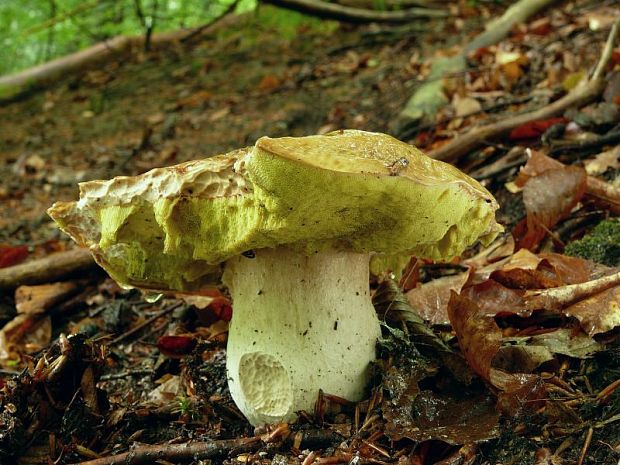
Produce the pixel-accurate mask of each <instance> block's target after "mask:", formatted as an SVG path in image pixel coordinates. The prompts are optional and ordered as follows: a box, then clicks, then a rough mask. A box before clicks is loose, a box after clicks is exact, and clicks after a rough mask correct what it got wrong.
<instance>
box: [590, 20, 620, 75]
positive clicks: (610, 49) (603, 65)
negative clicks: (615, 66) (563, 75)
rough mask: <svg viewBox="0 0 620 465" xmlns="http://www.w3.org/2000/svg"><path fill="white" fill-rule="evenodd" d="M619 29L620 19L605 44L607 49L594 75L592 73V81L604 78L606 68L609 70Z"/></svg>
mask: <svg viewBox="0 0 620 465" xmlns="http://www.w3.org/2000/svg"><path fill="white" fill-rule="evenodd" d="M618 29H620V17H619V18H617V19H616V22H615V23H614V24H613V25H612V26H611V31H610V32H609V36H608V37H607V42H605V48H603V53H601V59H600V60H599V62H598V65H596V68H595V69H594V73H592V79H602V78H603V73H604V72H605V68H607V63H609V60H610V59H611V55H612V52H613V51H614V42H615V41H616V38H617V37H618Z"/></svg>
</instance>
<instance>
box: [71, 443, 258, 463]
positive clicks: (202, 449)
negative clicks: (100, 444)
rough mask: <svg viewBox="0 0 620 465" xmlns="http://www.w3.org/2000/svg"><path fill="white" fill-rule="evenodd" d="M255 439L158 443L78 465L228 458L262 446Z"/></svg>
mask: <svg viewBox="0 0 620 465" xmlns="http://www.w3.org/2000/svg"><path fill="white" fill-rule="evenodd" d="M263 445H264V444H263V442H262V441H261V440H260V438H258V437H254V438H240V439H224V440H219V441H205V442H188V443H183V444H161V445H155V446H139V447H134V448H132V449H131V450H130V451H129V452H125V453H123V454H118V455H113V456H111V457H102V458H98V459H94V460H87V461H86V462H81V463H80V464H79V465H136V464H140V463H154V462H155V461H156V460H168V461H171V460H172V461H177V460H183V461H186V460H203V459H211V458H215V457H222V456H226V455H229V454H230V453H231V452H234V453H237V454H241V453H245V452H252V451H255V450H257V449H259V448H260V447H261V446H263Z"/></svg>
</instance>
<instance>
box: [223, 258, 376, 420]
mask: <svg viewBox="0 0 620 465" xmlns="http://www.w3.org/2000/svg"><path fill="white" fill-rule="evenodd" d="M368 262H369V257H368V254H360V253H353V252H337V251H327V252H321V253H316V254H313V255H310V256H306V255H305V254H303V253H298V252H293V251H291V250H289V249H286V248H282V247H280V248H276V249H262V250H258V251H256V255H255V257H254V258H247V257H244V256H241V257H236V258H233V259H231V260H229V261H228V262H227V264H226V271H225V274H224V281H225V283H226V284H227V286H228V287H229V289H230V291H231V294H232V297H233V302H234V310H233V319H232V322H231V326H230V330H229V336H228V348H227V357H228V358H227V364H226V366H227V370H228V377H229V387H230V392H231V394H232V397H233V399H234V400H235V403H236V404H237V406H238V407H239V409H240V410H241V411H242V412H243V414H244V415H245V416H246V417H247V418H248V420H249V421H250V423H252V424H254V425H258V424H263V423H277V422H281V421H290V420H293V419H294V418H295V414H296V412H297V411H299V410H306V411H308V412H312V411H313V408H314V404H315V402H316V399H317V397H318V394H319V390H323V391H324V392H326V393H329V394H334V395H337V396H340V397H343V398H345V399H348V400H352V401H357V400H360V399H362V397H363V395H364V390H365V387H366V384H367V382H368V377H369V373H370V365H371V362H372V361H373V360H374V359H375V345H376V342H377V338H378V337H379V335H380V327H379V320H378V319H377V315H376V313H375V310H374V308H373V306H372V303H371V301H370V295H369V287H368V277H369V274H368V273H369V271H368Z"/></svg>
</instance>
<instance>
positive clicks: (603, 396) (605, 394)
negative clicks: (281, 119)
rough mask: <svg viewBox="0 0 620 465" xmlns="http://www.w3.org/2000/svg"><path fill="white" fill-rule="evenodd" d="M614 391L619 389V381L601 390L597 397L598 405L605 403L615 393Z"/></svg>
mask: <svg viewBox="0 0 620 465" xmlns="http://www.w3.org/2000/svg"><path fill="white" fill-rule="evenodd" d="M616 389H620V379H617V380H615V381H614V382H613V383H611V384H609V385H608V386H607V387H605V388H604V389H603V390H601V391H600V392H599V393H598V394H597V396H596V400H597V401H598V402H600V403H603V404H604V403H606V402H607V401H608V400H609V398H610V397H611V395H612V394H613V393H614V392H615V391H616Z"/></svg>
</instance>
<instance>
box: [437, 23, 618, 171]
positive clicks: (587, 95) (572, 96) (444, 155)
mask: <svg viewBox="0 0 620 465" xmlns="http://www.w3.org/2000/svg"><path fill="white" fill-rule="evenodd" d="M619 28H620V17H619V18H618V19H617V20H616V22H615V23H614V25H613V27H612V28H611V31H610V33H609V37H608V38H607V42H606V44H605V48H604V49H603V52H602V54H601V58H600V60H599V62H598V64H597V66H596V71H595V72H594V74H593V75H592V78H591V79H590V80H589V81H587V82H585V83H582V84H581V85H578V86H577V87H575V88H574V89H573V90H572V91H570V92H569V93H568V94H566V95H565V96H564V97H562V98H561V99H559V100H556V101H555V102H553V103H552V104H550V105H548V106H546V107H544V108H540V109H538V110H534V111H531V112H528V113H524V114H521V115H517V116H515V117H512V118H507V119H505V120H502V121H499V122H497V123H492V124H487V125H485V126H480V127H477V128H474V129H472V130H471V131H469V132H468V133H467V134H463V135H461V136H458V137H456V138H455V139H453V140H452V141H450V142H449V143H447V144H446V145H444V146H442V147H440V148H438V149H437V150H433V151H432V152H431V153H430V154H429V155H430V156H431V157H433V158H436V159H437V160H443V161H447V162H451V163H453V162H455V161H456V160H458V159H459V157H461V156H462V155H465V154H466V153H468V152H470V151H472V150H474V149H476V148H477V147H479V146H480V145H482V144H484V143H485V141H488V140H490V139H493V138H495V137H498V136H501V135H502V134H505V133H507V132H508V131H511V130H512V129H514V128H516V127H517V126H521V125H522V124H525V123H529V122H531V121H537V120H544V119H548V118H551V117H553V116H556V115H559V114H562V113H564V111H566V110H567V109H568V108H571V107H581V106H583V105H586V104H588V103H590V102H592V101H593V100H595V99H596V98H597V97H598V96H599V95H600V94H601V92H603V89H604V88H605V79H604V76H603V75H602V74H603V71H602V70H604V69H605V68H606V67H607V64H608V63H609V60H610V58H611V52H610V51H609V50H612V49H613V44H614V41H615V39H616V36H617V35H618V29H619Z"/></svg>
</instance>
